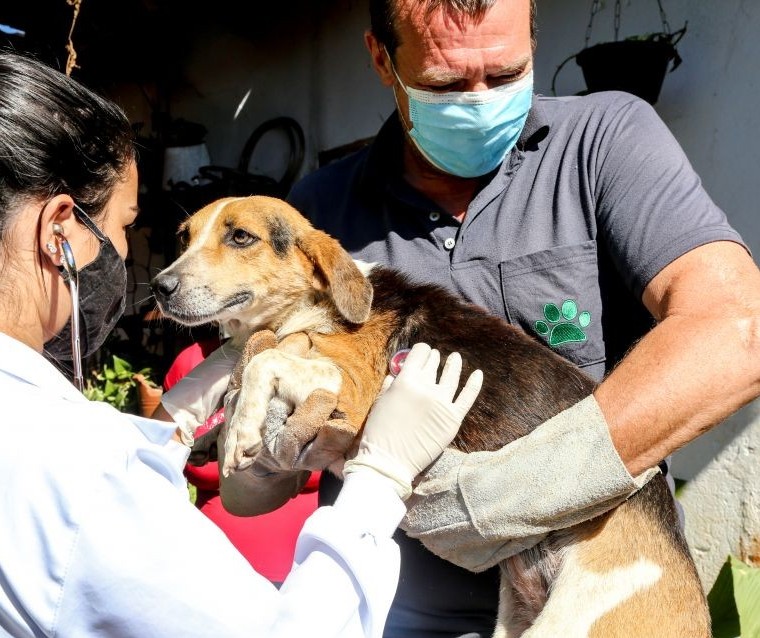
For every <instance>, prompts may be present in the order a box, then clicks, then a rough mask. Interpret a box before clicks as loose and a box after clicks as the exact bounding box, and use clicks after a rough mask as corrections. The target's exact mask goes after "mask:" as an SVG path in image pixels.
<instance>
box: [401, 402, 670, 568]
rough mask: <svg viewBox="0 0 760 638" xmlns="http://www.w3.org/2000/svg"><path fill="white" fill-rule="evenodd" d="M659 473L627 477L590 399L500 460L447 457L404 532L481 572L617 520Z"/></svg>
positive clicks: (451, 453) (425, 481)
mask: <svg viewBox="0 0 760 638" xmlns="http://www.w3.org/2000/svg"><path fill="white" fill-rule="evenodd" d="M658 473H659V469H657V468H652V469H649V470H647V471H646V472H644V473H643V474H641V476H639V477H637V478H635V479H634V478H633V477H632V476H631V475H630V474H629V472H628V470H627V469H626V467H625V465H624V464H623V461H622V460H621V459H620V456H619V455H618V453H617V450H615V447H614V446H613V444H612V439H611V438H610V431H609V427H608V426H607V422H606V421H605V419H604V415H603V414H602V411H601V410H600V408H599V405H598V404H597V402H596V399H595V398H594V396H593V395H591V396H589V397H587V398H585V399H583V400H582V401H580V402H579V403H576V404H575V405H574V406H572V407H570V408H568V409H567V410H564V411H563V412H560V413H559V414H558V415H556V416H554V417H552V418H551V419H549V420H548V421H546V422H545V423H543V424H541V425H540V426H539V427H537V428H536V429H535V430H534V431H533V432H531V433H530V434H528V435H527V436H524V437H522V438H519V439H517V440H516V441H513V442H512V443H510V444H508V445H506V446H505V447H503V448H502V449H501V450H497V451H496V452H472V453H470V454H465V453H463V452H459V451H458V450H453V449H449V450H446V451H445V452H444V453H443V455H442V456H441V457H440V458H439V459H438V461H436V463H435V464H434V465H433V466H432V467H431V468H430V469H429V470H428V472H426V473H425V474H424V475H423V476H422V477H420V478H421V480H420V482H419V483H418V484H417V486H416V487H415V489H414V494H413V495H412V497H411V498H410V499H409V500H408V502H407V505H408V512H407V515H406V517H405V518H404V520H403V521H402V523H401V528H402V529H404V530H405V531H406V532H407V534H408V535H409V536H411V537H412V538H417V539H419V540H420V541H421V542H422V544H423V545H425V547H427V548H428V549H429V550H430V551H431V552H433V553H434V554H437V555H438V556H440V557H441V558H444V559H446V560H448V561H450V562H452V563H454V564H456V565H459V566H460V567H464V568H465V569H469V570H471V571H475V572H478V571H482V570H484V569H488V568H489V567H492V566H493V565H496V564H497V563H499V562H500V561H501V560H503V559H504V558H508V557H509V556H512V555H514V554H517V553H518V552H521V551H522V550H524V549H527V548H529V547H532V546H533V545H535V544H536V543H538V542H539V541H541V540H542V539H543V538H544V537H545V536H546V534H548V533H549V532H551V531H553V530H558V529H564V528H567V527H572V526H573V525H577V524H578V523H582V522H584V521H587V520H590V519H592V518H595V517H596V516H599V515H601V514H603V513H605V512H607V511H609V510H611V509H612V508H613V507H615V506H617V505H619V504H620V503H622V502H623V501H624V500H625V499H627V498H628V497H629V496H631V495H633V494H634V493H635V492H636V491H638V490H639V489H641V488H642V487H643V486H644V485H645V484H646V483H647V482H648V481H649V480H650V479H651V478H652V477H654V476H655V475H656V474H658Z"/></svg>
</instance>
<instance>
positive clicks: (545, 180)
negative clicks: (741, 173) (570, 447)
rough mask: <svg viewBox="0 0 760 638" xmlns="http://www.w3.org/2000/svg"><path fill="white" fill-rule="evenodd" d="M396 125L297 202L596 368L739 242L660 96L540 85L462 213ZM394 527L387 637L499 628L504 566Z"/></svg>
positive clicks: (326, 223)
mask: <svg viewBox="0 0 760 638" xmlns="http://www.w3.org/2000/svg"><path fill="white" fill-rule="evenodd" d="M402 135H403V133H402V130H401V127H400V124H399V121H398V118H397V117H396V116H395V114H394V115H393V116H391V118H389V120H388V121H386V123H385V124H384V126H383V127H382V129H381V130H380V132H379V134H378V136H377V137H376V138H375V140H374V142H373V143H372V145H370V146H369V147H367V148H365V149H363V150H361V151H359V152H358V153H356V154H354V155H352V156H349V157H348V158H346V159H343V160H340V161H337V162H335V163H333V164H330V165H328V166H326V167H324V168H323V169H320V170H319V171H316V172H315V173H312V174H311V175H308V176H306V177H305V178H303V180H301V181H300V182H299V183H298V184H296V185H295V187H294V188H293V191H292V192H291V194H290V196H289V200H290V202H291V203H292V204H293V205H294V206H296V208H298V209H299V210H301V211H302V212H303V213H304V214H305V215H306V216H307V217H309V218H310V219H311V220H312V222H313V223H314V225H315V226H317V227H318V228H321V229H323V230H325V231H327V232H328V233H329V234H331V235H332V236H333V237H335V238H336V239H338V240H340V241H341V243H342V244H343V246H344V247H345V248H346V249H347V250H348V251H349V252H350V253H351V254H352V255H353V256H354V257H356V258H360V259H363V260H366V261H373V262H380V263H383V264H386V265H390V266H393V267H395V268H398V269H400V270H403V271H405V272H407V273H408V274H409V275H410V276H412V277H414V278H417V279H419V280H422V281H429V282H434V283H438V284H441V285H443V286H445V287H446V288H448V289H450V290H452V291H453V292H455V293H456V294H458V295H460V296H461V297H462V298H464V299H466V300H467V301H470V302H472V303H476V304H478V305H480V306H482V307H483V308H485V309H486V310H488V311H489V312H491V313H493V314H494V315H497V316H499V317H502V318H504V319H506V320H507V321H509V322H510V323H512V324H515V325H518V326H520V327H521V328H522V329H524V330H525V331H526V332H528V333H529V334H531V335H533V336H534V337H535V338H536V339H537V340H539V341H540V342H542V343H544V344H545V345H546V346H547V347H550V348H552V349H553V350H555V351H557V352H558V353H559V354H561V355H562V356H564V357H566V358H567V359H569V360H571V361H572V362H574V363H575V364H577V365H579V366H581V367H582V368H584V370H585V371H586V372H587V373H589V374H590V375H592V376H594V377H595V378H597V379H601V378H602V377H603V376H604V374H605V373H606V372H608V371H609V370H611V369H612V367H614V365H615V364H616V363H617V362H618V361H620V359H621V358H622V357H623V356H624V354H625V353H626V351H627V350H628V349H629V348H630V347H631V345H632V344H633V343H634V342H635V341H636V340H637V339H638V338H640V337H641V336H642V335H643V334H644V333H645V332H646V331H647V330H649V329H650V328H651V327H652V325H653V320H652V318H651V316H650V315H649V313H648V312H647V311H646V309H645V308H644V307H643V305H642V304H641V295H642V292H643V290H644V288H645V287H646V286H647V284H648V283H649V282H650V281H651V279H652V277H654V276H655V275H656V274H657V273H658V272H659V271H660V270H661V269H662V268H664V267H665V266H667V265H668V264H669V263H670V262H672V261H673V260H674V259H676V258H678V257H679V256H681V255H683V254H684V253H686V252H687V251H689V250H691V249H692V248H695V247H697V246H700V245H702V244H705V243H708V242H713V241H719V240H728V241H734V242H737V243H740V244H742V245H744V244H743V242H742V240H741V238H740V236H739V235H738V233H737V232H736V231H735V230H733V229H732V228H731V227H730V226H729V224H728V222H727V221H726V217H725V215H724V214H723V212H722V211H721V210H720V209H719V208H718V207H717V206H716V205H715V204H714V203H713V202H712V200H711V199H710V197H709V196H708V195H707V193H706V192H705V191H704V189H703V188H702V185H701V182H700V179H699V177H698V176H697V175H696V173H695V172H694V170H693V169H692V167H691V165H690V164H689V162H688V160H687V158H686V156H685V155H684V153H683V151H682V150H681V148H680V146H679V145H678V143H677V142H676V140H675V139H674V138H673V136H672V134H671V133H670V131H669V130H668V129H667V127H666V126H665V124H664V123H663V122H662V121H661V120H660V119H659V117H658V116H657V114H656V113H655V111H654V109H652V107H651V106H650V105H649V104H647V103H646V102H644V101H642V100H639V99H638V98H635V97H633V96H631V95H629V94H626V93H597V94H592V95H588V96H585V97H582V98H579V97H567V98H543V97H536V98H534V102H533V107H532V109H531V112H530V115H529V117H528V121H527V123H526V126H525V129H524V130H523V133H522V135H521V137H520V140H519V142H518V144H517V146H516V147H515V149H513V151H512V152H511V154H510V155H509V156H508V157H507V158H506V160H505V161H504V163H503V165H502V166H501V167H500V168H499V169H497V171H495V173H494V174H492V175H489V176H487V177H486V178H484V179H483V185H482V189H481V190H480V191H479V192H478V194H477V195H476V196H475V198H474V199H473V201H472V202H471V203H470V205H469V207H468V209H467V215H466V216H465V219H464V222H463V223H461V224H460V223H459V222H457V221H456V220H455V219H454V218H452V217H451V216H450V215H448V214H446V213H445V212H444V211H442V210H441V208H440V207H439V206H437V205H436V204H435V203H434V202H432V201H430V200H429V199H427V198H426V197H425V196H423V195H422V194H421V193H419V192H417V191H415V190H414V189H412V188H411V187H410V186H409V185H408V184H407V183H406V182H404V181H403V180H402V178H401V173H400V170H401V158H402V154H401V153H402V139H403V138H402ZM491 373H498V371H491ZM329 482H330V480H329V479H326V485H327V484H328V483H329ZM331 487H332V489H333V490H335V489H336V487H337V486H336V485H332V486H331ZM397 539H398V540H399V542H400V544H401V548H402V563H401V570H402V576H401V582H400V585H399V590H398V593H397V595H396V600H395V602H394V606H393V609H392V610H391V614H390V616H389V620H388V624H387V629H386V634H385V635H386V636H388V637H394V638H395V637H401V636H403V637H407V636H408V637H410V638H411V636H415V637H416V638H427V637H430V638H432V637H433V636H437V637H440V636H461V635H465V634H467V633H468V632H473V635H478V634H480V635H482V636H483V637H485V636H490V633H491V631H492V629H493V619H494V617H495V613H496V589H495V585H494V582H495V580H496V574H495V573H494V572H493V571H490V572H486V573H484V574H480V575H477V576H476V575H473V574H469V573H468V572H465V571H464V570H461V569H459V568H456V567H454V566H453V565H450V564H449V563H445V562H444V561H440V560H438V559H437V558H436V557H434V556H432V554H430V553H429V552H427V551H426V550H424V548H422V545H420V544H419V543H417V542H416V541H410V540H409V539H408V538H406V537H405V536H404V535H403V533H399V534H397Z"/></svg>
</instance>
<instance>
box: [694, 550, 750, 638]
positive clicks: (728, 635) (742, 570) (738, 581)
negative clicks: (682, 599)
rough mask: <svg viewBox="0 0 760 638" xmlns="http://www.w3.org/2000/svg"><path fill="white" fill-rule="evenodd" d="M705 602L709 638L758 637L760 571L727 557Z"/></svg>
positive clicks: (732, 557) (736, 559)
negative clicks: (709, 628)
mask: <svg viewBox="0 0 760 638" xmlns="http://www.w3.org/2000/svg"><path fill="white" fill-rule="evenodd" d="M707 603H708V605H709V607H710V616H711V618H712V626H713V638H736V637H737V636H741V638H760V568H758V567H751V566H750V565H747V564H745V563H743V562H742V561H740V560H739V559H738V558H735V557H734V556H729V557H728V560H726V562H725V564H724V565H723V567H722V568H721V570H720V573H719V574H718V578H717V579H716V580H715V584H714V585H713V587H712V589H711V590H710V593H709V594H708V596H707Z"/></svg>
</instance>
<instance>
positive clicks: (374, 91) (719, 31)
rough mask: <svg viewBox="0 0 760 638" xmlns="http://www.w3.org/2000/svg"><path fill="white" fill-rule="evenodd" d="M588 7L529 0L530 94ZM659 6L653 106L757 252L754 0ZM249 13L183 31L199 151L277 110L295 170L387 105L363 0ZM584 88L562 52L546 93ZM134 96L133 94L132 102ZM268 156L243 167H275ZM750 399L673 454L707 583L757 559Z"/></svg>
mask: <svg viewBox="0 0 760 638" xmlns="http://www.w3.org/2000/svg"><path fill="white" fill-rule="evenodd" d="M605 5H606V6H605V7H604V8H603V10H602V11H601V12H600V13H599V14H598V15H597V16H596V19H595V23H594V29H593V31H592V39H591V43H592V44H593V43H595V42H598V41H603V40H610V39H612V36H613V19H612V15H613V13H612V6H613V2H612V0H607V2H606V3H605ZM589 6H590V3H589V2H588V0H582V1H581V0H539V13H538V23H539V29H538V50H537V53H536V88H537V91H538V92H539V93H543V94H549V93H550V86H551V81H552V75H553V74H554V72H555V69H556V68H557V66H558V65H559V63H560V62H561V61H562V60H564V59H565V58H566V57H567V56H568V55H570V54H572V53H575V52H577V51H579V50H580V49H581V48H582V47H583V46H584V35H585V32H586V25H587V23H588V20H589ZM664 6H665V8H666V10H667V12H668V18H669V20H670V25H671V27H672V28H673V29H674V30H675V29H678V28H680V27H681V26H682V25H683V24H684V22H685V21H686V20H688V32H687V34H686V36H685V37H684V39H683V40H682V42H681V43H680V44H679V51H680V53H681V55H682V57H683V64H682V65H681V66H680V68H678V69H677V70H676V71H675V72H674V73H672V74H669V75H668V76H667V77H666V80H665V84H664V87H663V90H662V93H661V96H660V99H659V102H658V104H657V105H656V108H657V110H658V112H659V113H660V115H661V116H662V117H663V119H664V120H665V122H666V123H667V124H668V126H669V127H670V128H671V130H672V131H673V133H674V134H675V136H676V137H677V139H678V140H679V141H680V143H681V144H682V146H683V148H684V149H685V151H686V153H687V155H688V157H689V158H690V160H691V161H692V163H693V165H694V166H695V168H696V170H697V171H698V173H699V174H700V175H701V176H702V179H703V181H704V184H705V186H706V188H707V190H708V192H709V193H710V194H711V195H712V197H713V198H714V199H715V201H716V202H717V203H718V204H719V205H720V206H721V207H722V208H723V209H724V210H725V211H726V214H727V215H728V217H729V219H730V221H731V222H732V223H733V225H734V226H735V227H736V228H737V229H738V230H739V231H740V232H741V233H742V235H743V236H744V238H745V239H746V241H747V243H748V244H749V246H750V247H751V249H752V250H753V252H754V254H755V255H760V221H759V220H758V216H757V213H756V209H757V205H756V199H757V197H756V190H757V183H758V182H757V176H758V174H760V109H758V108H757V102H758V83H759V82H760V72H759V71H760V40H758V39H757V38H756V37H755V34H756V33H757V32H758V31H760V5H758V4H756V3H750V2H747V1H745V0H724V1H723V2H720V3H712V2H688V1H687V0H667V1H666V2H664ZM622 10H623V13H622V21H621V32H620V35H621V37H626V36H628V35H631V34H635V33H648V32H653V31H658V30H660V27H661V25H660V19H659V14H658V11H657V3H656V2H655V0H640V1H638V2H634V1H633V0H627V1H625V2H623V6H622ZM262 20H263V21H261V22H257V23H255V24H256V27H255V28H254V27H253V26H251V28H250V29H248V28H247V25H246V24H245V23H243V24H239V25H237V27H238V28H236V29H234V33H230V29H229V24H227V25H215V24H213V22H210V23H209V24H208V25H207V28H206V29H204V31H203V33H202V35H201V36H199V37H196V39H195V40H194V42H193V43H192V47H191V53H190V56H189V58H188V59H187V63H186V65H185V76H186V77H185V78H184V80H185V81H184V82H183V84H182V86H181V88H180V89H179V90H177V91H176V92H175V93H174V95H173V99H172V114H173V115H174V116H175V117H184V118H186V119H190V120H196V121H200V122H202V123H203V124H204V125H205V126H206V127H207V128H208V129H209V133H208V137H207V143H208V147H209V151H210V155H211V160H212V162H213V163H216V164H222V165H228V166H234V165H235V164H236V163H237V158H238V156H239V153H240V150H241V148H242V145H243V143H244V141H245V138H246V137H247V135H248V134H249V133H250V131H251V130H252V129H253V128H254V127H255V126H257V125H258V124H260V123H261V122H263V121H264V120H265V119H268V118H271V117H275V116H278V115H291V116H293V117H295V118H296V119H298V121H299V122H301V123H302V125H303V127H304V129H305V131H306V135H307V160H306V163H305V166H304V171H309V170H311V169H313V168H315V167H316V164H317V153H318V152H319V151H323V150H325V149H330V148H333V147H336V146H339V145H342V144H347V143H349V142H352V141H354V140H357V139H362V138H365V137H368V136H371V135H374V133H375V132H376V131H377V129H378V127H379V125H380V124H381V122H382V121H383V119H384V118H385V117H386V116H387V115H388V114H389V113H390V112H391V111H392V109H393V108H394V104H393V99H392V95H391V93H390V91H388V90H386V89H384V88H383V87H381V86H380V83H379V81H378V80H377V78H376V77H375V75H374V72H373V71H372V69H371V68H370V66H369V59H368V55H367V53H366V51H365V49H364V45H363V37H362V34H363V31H364V29H365V27H366V26H367V23H368V19H367V10H366V0H332V2H325V3H316V2H308V1H306V0H300V1H296V2H294V3H293V4H292V6H291V10H289V11H282V10H281V11H278V12H275V14H274V15H272V16H269V17H268V18H266V19H262ZM250 24H251V25H253V24H254V23H250ZM584 88H585V87H584V83H583V79H582V76H581V73H580V70H579V68H578V67H577V66H576V65H575V64H574V63H573V62H571V63H569V64H567V65H566V66H565V68H564V70H563V71H562V73H561V75H560V76H559V77H558V80H557V90H558V93H561V94H572V93H575V92H577V91H580V90H582V89H584ZM125 99H126V98H125ZM137 102H139V98H138V99H132V104H133V105H135V109H136V111H139V106H137V104H136V103H137ZM271 152H272V154H274V155H273V156H275V157H276V152H275V151H274V150H273V151H271ZM267 155H268V153H266V152H264V153H262V155H261V157H259V158H258V159H257V160H256V161H257V162H258V164H255V165H253V166H252V168H254V169H258V170H262V171H266V170H268V169H269V170H273V171H275V172H276V169H275V168H273V167H271V166H267V164H268V163H269V164H271V163H272V159H271V157H267ZM274 164H276V162H274ZM705 308H706V310H707V311H708V312H714V313H716V314H719V313H720V312H721V309H720V308H711V307H710V299H709V296H707V297H706V298H705ZM705 364H706V365H709V362H705ZM718 382H719V380H718ZM758 412H760V409H758V407H757V406H749V407H748V408H746V409H745V410H743V411H741V412H740V413H739V414H738V415H736V416H735V417H733V418H732V419H730V420H729V421H728V422H727V423H725V424H723V425H721V426H720V427H718V428H716V429H715V430H714V431H713V432H711V433H709V434H708V435H705V436H703V437H702V438H701V439H700V440H698V441H697V442H695V443H693V444H691V445H689V446H688V447H687V448H686V449H685V450H683V451H681V452H680V453H678V454H677V455H676V459H675V464H674V468H675V474H676V475H677V476H678V477H680V478H684V479H691V483H690V485H689V486H688V488H687V489H686V491H685V493H684V496H683V502H684V506H685V508H686V510H687V517H688V528H687V532H688V535H689V540H690V542H691V544H692V547H693V548H694V550H695V553H696V555H697V558H698V560H699V564H700V571H701V573H702V576H703V579H704V580H705V583H706V585H708V586H709V584H710V583H711V582H712V580H713V578H714V576H715V574H716V572H717V567H718V566H719V564H720V563H721V562H722V561H723V560H724V558H725V555H726V554H727V553H728V552H733V553H735V554H737V555H741V556H742V557H743V558H745V559H746V558H752V557H753V556H754V557H755V559H756V558H757V551H756V542H757V541H756V539H757V538H758V537H760V523H759V522H758V521H760V514H759V513H758V507H760V505H759V504H758V491H759V490H760V479H759V477H758V471H757V467H758V458H757V456H758V449H760V420H759V419H758V418H757V417H758ZM753 547H754V548H755V549H753Z"/></svg>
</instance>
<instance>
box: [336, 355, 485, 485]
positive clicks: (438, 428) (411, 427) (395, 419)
mask: <svg viewBox="0 0 760 638" xmlns="http://www.w3.org/2000/svg"><path fill="white" fill-rule="evenodd" d="M439 363H440V353H439V352H438V350H431V348H430V346H428V345H427V344H424V343H418V344H416V345H415V346H414V347H413V348H412V349H411V351H410V352H409V355H408V356H407V358H406V361H405V362H404V367H403V368H402V369H401V372H400V373H399V375H398V376H397V377H396V378H395V379H393V378H392V377H388V378H386V382H385V383H384V384H383V388H384V390H385V391H384V392H382V393H381V395H380V396H379V398H378V399H377V401H375V404H374V405H373V406H372V409H371V410H370V413H369V416H368V417H367V423H366V425H365V426H364V433H363V434H362V438H361V441H360V443H359V450H358V452H357V453H356V456H355V457H354V458H353V459H351V460H349V461H346V464H345V466H344V469H343V474H344V476H346V480H349V478H350V475H351V474H352V473H354V472H366V471H371V472H374V473H376V474H379V475H381V476H385V477H386V478H388V479H390V480H391V481H392V482H393V486H394V488H395V489H396V492H397V493H398V495H399V496H400V497H401V498H402V499H406V498H408V496H409V495H410V494H411V491H412V485H411V484H412V480H413V479H414V478H415V477H416V476H417V475H418V474H419V473H420V472H422V470H424V469H425V468H426V467H428V466H429V465H430V464H431V463H432V462H433V461H434V460H435V459H436V458H438V456H439V455H440V454H441V452H442V451H443V450H444V449H445V448H446V446H448V445H449V443H451V441H453V440H454V437H455V436H456V433H457V431H458V430H459V426H460V425H461V424H462V420H463V419H464V417H465V415H466V414H467V411H468V410H469V409H470V408H471V407H472V404H473V403H474V402H475V399H476V398H477V396H478V393H479V392H480V388H481V386H482V384H483V373H482V372H481V371H480V370H476V371H475V372H473V373H472V374H471V375H470V376H469V378H468V379H467V383H465V386H464V388H462V391H461V392H460V393H459V396H458V397H457V398H456V399H454V395H455V394H456V391H457V388H458V387H459V377H460V374H461V371H462V358H461V357H460V355H459V354H458V353H456V352H455V353H453V354H451V355H449V357H448V358H447V359H446V364H445V365H444V367H443V371H442V372H441V377H440V380H438V381H436V377H437V374H438V364H439Z"/></svg>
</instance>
